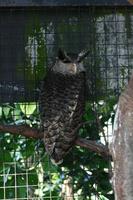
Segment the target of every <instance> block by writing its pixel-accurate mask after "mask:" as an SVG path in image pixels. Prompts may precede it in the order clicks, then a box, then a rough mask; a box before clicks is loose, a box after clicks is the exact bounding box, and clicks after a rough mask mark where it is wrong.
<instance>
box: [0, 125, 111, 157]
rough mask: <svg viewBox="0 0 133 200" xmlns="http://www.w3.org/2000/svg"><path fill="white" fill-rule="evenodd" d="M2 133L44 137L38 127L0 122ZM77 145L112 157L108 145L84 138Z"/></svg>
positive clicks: (34, 137)
mask: <svg viewBox="0 0 133 200" xmlns="http://www.w3.org/2000/svg"><path fill="white" fill-rule="evenodd" d="M0 133H11V134H13V135H22V136H25V137H27V138H33V139H42V138H43V133H42V132H40V131H39V130H38V129H36V128H32V127H30V126H28V125H2V124H0ZM75 145H77V146H80V147H84V148H87V149H88V150H91V151H93V152H96V153H98V154H99V155H101V156H102V157H104V158H105V159H107V158H109V157H110V153H109V150H108V148H107V147H106V146H104V145H102V144H99V143H97V142H96V141H91V140H87V139H83V138H77V140H76V141H75Z"/></svg>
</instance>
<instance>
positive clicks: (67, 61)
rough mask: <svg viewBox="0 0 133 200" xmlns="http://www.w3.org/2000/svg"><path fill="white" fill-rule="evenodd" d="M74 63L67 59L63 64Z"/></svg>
mask: <svg viewBox="0 0 133 200" xmlns="http://www.w3.org/2000/svg"><path fill="white" fill-rule="evenodd" d="M71 62H72V61H71V60H68V59H65V60H63V63H71Z"/></svg>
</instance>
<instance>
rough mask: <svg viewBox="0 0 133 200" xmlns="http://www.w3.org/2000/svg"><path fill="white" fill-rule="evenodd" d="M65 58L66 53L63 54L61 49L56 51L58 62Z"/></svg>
mask: <svg viewBox="0 0 133 200" xmlns="http://www.w3.org/2000/svg"><path fill="white" fill-rule="evenodd" d="M66 57H67V54H66V52H65V51H64V50H62V49H59V50H58V58H59V59H60V60H65V59H66Z"/></svg>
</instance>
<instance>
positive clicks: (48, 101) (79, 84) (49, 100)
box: [40, 71, 85, 164]
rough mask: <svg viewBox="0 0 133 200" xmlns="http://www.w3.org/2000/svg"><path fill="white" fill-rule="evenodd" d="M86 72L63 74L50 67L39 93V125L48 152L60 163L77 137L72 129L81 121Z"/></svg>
mask: <svg viewBox="0 0 133 200" xmlns="http://www.w3.org/2000/svg"><path fill="white" fill-rule="evenodd" d="M84 89H85V75H84V73H79V74H77V75H71V76H70V75H65V76H64V75H62V74H60V73H55V72H53V71H49V72H48V74H47V77H46V78H45V80H44V82H43V85H42V89H41V95H40V115H41V125H42V129H43V132H44V144H45V149H46V151H47V153H48V154H49V155H50V157H51V159H52V160H54V162H55V163H57V164H58V163H61V162H62V161H63V158H64V156H65V155H66V154H67V153H68V152H69V150H70V149H71V147H72V146H73V143H74V141H75V139H76V137H77V133H75V131H74V130H75V129H76V128H77V127H78V125H79V123H81V121H82V115H83V111H84V99H85V98H84V97H85V91H84Z"/></svg>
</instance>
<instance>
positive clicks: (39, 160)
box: [0, 96, 116, 200]
mask: <svg viewBox="0 0 133 200" xmlns="http://www.w3.org/2000/svg"><path fill="white" fill-rule="evenodd" d="M115 103H116V99H115V98H114V97H113V96H110V97H109V98H108V99H106V101H105V100H102V101H99V102H98V103H96V102H95V103H93V104H92V103H91V102H89V101H88V102H87V103H86V112H85V115H84V117H83V119H84V121H85V122H87V123H85V125H84V126H83V127H82V128H81V129H80V130H79V135H80V136H81V137H87V138H88V139H92V140H97V141H98V142H99V141H100V139H101V137H100V136H101V135H102V133H101V132H102V131H103V130H104V129H105V127H107V126H108V122H109V121H110V120H113V116H114V105H115ZM0 112H1V118H0V122H1V123H6V124H14V123H15V124H23V123H26V124H29V125H30V126H33V127H39V123H40V122H39V116H38V106H37V105H36V104H35V103H34V102H31V103H14V104H3V105H2V106H1V107H0ZM97 120H100V126H101V127H99V126H98V123H99V122H97ZM99 128H100V129H99ZM101 130H102V131H101ZM103 137H107V133H106V131H105V133H104V136H103ZM106 139H107V138H106ZM103 141H104V140H103ZM0 147H1V151H0V158H1V161H0V162H1V164H0V172H1V173H0V174H1V175H0V187H2V186H4V187H5V194H4V189H3V190H2V192H1V193H0V199H2V198H3V197H4V195H5V196H6V198H14V195H15V190H17V191H16V192H17V197H19V198H25V197H26V195H27V189H26V187H27V186H26V185H27V184H28V195H29V196H32V197H39V198H41V197H50V196H51V199H56V197H59V196H60V199H61V198H62V197H61V195H62V185H63V181H64V180H65V179H67V177H72V182H73V184H72V185H73V190H74V196H75V200H77V199H93V196H97V198H98V199H104V200H105V199H113V194H112V192H111V191H112V189H111V185H110V183H109V173H108V168H109V161H108V160H107V161H106V160H104V159H103V158H101V157H100V156H99V155H97V154H96V153H93V152H90V151H88V150H86V149H82V148H79V147H74V148H73V149H72V151H71V152H70V154H69V155H67V156H66V158H65V160H64V163H63V164H62V165H61V166H59V167H57V166H53V165H52V164H51V162H50V160H49V158H48V157H47V155H46V153H45V150H44V146H43V143H42V142H41V141H34V140H31V139H26V138H24V137H22V136H13V135H10V134H9V133H7V134H0ZM27 177H28V178H27ZM15 179H16V180H17V183H16V182H15ZM15 184H17V186H18V188H17V189H15V187H11V186H15ZM8 186H9V187H8Z"/></svg>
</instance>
